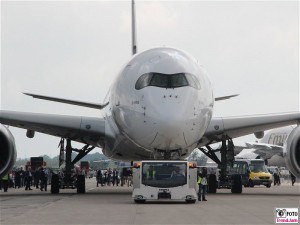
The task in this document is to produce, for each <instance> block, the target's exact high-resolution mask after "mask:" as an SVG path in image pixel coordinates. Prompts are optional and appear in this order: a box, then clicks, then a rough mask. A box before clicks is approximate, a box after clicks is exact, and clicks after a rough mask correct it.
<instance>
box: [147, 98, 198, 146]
mask: <svg viewBox="0 0 300 225" xmlns="http://www.w3.org/2000/svg"><path fill="white" fill-rule="evenodd" d="M162 98H163V100H162V101H161V102H157V98H156V103H155V104H149V105H151V106H152V107H151V109H148V110H147V111H146V113H147V114H146V121H147V123H148V125H149V123H150V124H151V126H152V127H153V131H154V132H155V138H154V139H153V140H152V141H151V143H150V145H151V147H152V148H157V149H166V150H172V149H178V148H180V146H186V145H187V141H186V139H185V134H186V133H187V132H186V129H188V127H189V126H190V125H191V121H190V120H193V119H194V117H192V115H191V110H190V109H187V108H186V107H184V105H191V104H183V102H185V103H187V101H191V100H190V99H180V98H179V96H177V95H175V96H172V94H168V95H167V96H166V95H163V97H162ZM192 105H193V104H192Z"/></svg>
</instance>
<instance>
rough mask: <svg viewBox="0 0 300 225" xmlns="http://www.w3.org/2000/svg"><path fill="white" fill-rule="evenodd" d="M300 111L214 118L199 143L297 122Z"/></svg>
mask: <svg viewBox="0 0 300 225" xmlns="http://www.w3.org/2000/svg"><path fill="white" fill-rule="evenodd" d="M299 122H300V113H299V112H294V113H281V114H265V115H253V116H237V117H216V118H212V120H211V122H210V124H209V126H208V128H207V130H206V132H205V134H204V136H203V138H202V139H201V140H200V141H199V145H201V146H203V145H206V144H211V143H214V142H219V141H221V140H225V139H228V138H237V137H241V136H244V135H248V134H253V133H255V132H261V131H265V130H269V129H273V128H277V127H282V126H287V125H292V124H297V123H299Z"/></svg>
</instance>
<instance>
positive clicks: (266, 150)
mask: <svg viewBox="0 0 300 225" xmlns="http://www.w3.org/2000/svg"><path fill="white" fill-rule="evenodd" d="M293 129H295V126H286V127H280V128H276V129H272V130H269V131H266V134H265V135H264V136H263V138H261V139H260V140H256V142H241V141H234V156H235V157H236V158H245V159H263V160H265V162H266V164H267V165H268V166H277V167H286V162H285V160H284V157H283V145H284V143H285V142H286V139H287V137H288V136H289V134H290V133H291V132H292V131H293ZM211 147H212V148H213V149H214V150H216V149H219V148H220V143H218V144H214V145H213V146H211ZM218 157H219V158H220V155H219V154H218ZM208 163H209V164H212V163H213V162H212V161H211V160H208Z"/></svg>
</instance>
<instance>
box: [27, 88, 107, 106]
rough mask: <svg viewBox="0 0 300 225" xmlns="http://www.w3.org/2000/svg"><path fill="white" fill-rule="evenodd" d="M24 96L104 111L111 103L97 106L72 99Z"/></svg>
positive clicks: (29, 94)
mask: <svg viewBox="0 0 300 225" xmlns="http://www.w3.org/2000/svg"><path fill="white" fill-rule="evenodd" d="M23 94H24V95H28V96H31V97H33V98H38V99H43V100H47V101H53V102H60V103H66V104H70V105H77V106H83V107H88V108H94V109H103V108H104V107H106V106H107V105H108V103H109V102H107V103H105V104H103V105H101V104H96V103H90V102H81V101H75V100H70V99H63V98H56V97H50V96H44V95H36V94H31V93H24V92H23Z"/></svg>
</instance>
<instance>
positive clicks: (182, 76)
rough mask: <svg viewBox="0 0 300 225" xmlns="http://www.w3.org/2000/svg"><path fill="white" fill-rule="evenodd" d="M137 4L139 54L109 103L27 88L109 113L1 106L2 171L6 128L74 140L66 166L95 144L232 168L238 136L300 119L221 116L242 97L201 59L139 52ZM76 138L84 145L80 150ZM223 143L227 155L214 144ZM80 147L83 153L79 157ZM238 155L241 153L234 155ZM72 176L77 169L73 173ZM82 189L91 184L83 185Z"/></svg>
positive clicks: (120, 152) (296, 160)
mask: <svg viewBox="0 0 300 225" xmlns="http://www.w3.org/2000/svg"><path fill="white" fill-rule="evenodd" d="M134 6H135V3H134V1H132V28H133V29H132V54H133V56H132V58H131V59H130V60H129V61H128V62H127V63H126V64H125V66H124V67H123V68H121V70H120V73H119V75H118V76H117V77H116V79H115V81H114V83H113V84H112V86H111V88H110V91H109V93H108V95H107V97H106V98H105V99H104V103H103V104H99V103H91V102H83V101H76V100H71V99H65V98H61V97H50V96H45V95H38V94H32V93H24V94H25V95H28V96H31V97H33V98H37V99H42V100H48V101H54V102H59V103H65V104H72V105H77V106H82V107H86V108H92V109H97V110H101V112H102V117H86V116H68V115H54V114H43V113H34V112H32V113H31V112H17V111H8V110H1V111H0V123H1V125H0V142H1V151H0V154H1V157H0V176H2V175H4V174H5V173H7V172H8V171H9V170H10V169H11V167H12V166H13V164H14V161H15V159H16V147H15V142H14V137H13V135H12V134H11V132H10V131H9V129H8V128H7V127H6V126H5V125H9V126H13V127H19V128H23V129H26V130H27V133H26V135H27V137H28V138H33V137H34V135H35V132H40V133H44V134H48V135H52V136H56V137H60V138H62V140H61V143H64V142H66V148H65V154H66V157H65V162H66V171H70V170H71V168H72V166H73V165H74V164H75V163H76V162H78V161H79V160H80V159H81V158H82V157H84V156H85V155H86V154H88V153H89V152H90V151H91V150H93V148H95V147H100V148H102V151H103V153H104V154H105V155H106V156H107V157H109V158H112V159H118V160H122V161H125V160H129V161H133V160H144V159H165V160H167V159H184V158H186V157H187V156H188V155H189V154H190V153H191V152H192V151H193V150H194V149H195V148H201V147H204V146H205V147H206V148H207V150H206V151H207V155H208V156H209V157H210V158H212V159H213V160H215V161H217V162H218V163H219V164H221V168H224V167H226V163H227V161H228V160H231V157H228V155H230V153H233V151H234V147H233V144H232V139H233V138H237V137H241V136H244V135H247V134H252V133H254V134H255V135H256V137H262V136H263V134H264V131H265V130H269V129H273V128H277V127H282V126H288V125H295V124H297V123H298V124H299V122H300V113H299V112H287V113H277V114H263V115H248V116H236V117H213V109H214V104H215V102H217V101H222V100H227V99H229V98H232V97H235V96H237V95H229V96H220V97H215V96H214V93H213V87H212V84H211V82H210V80H209V78H208V73H207V71H206V70H205V69H204V67H203V66H202V65H201V64H199V62H198V60H196V59H195V58H194V57H193V56H191V55H190V54H188V53H187V52H185V51H183V50H179V49H176V48H171V47H158V48H152V49H149V50H146V51H143V52H140V53H137V45H136V31H135V10H134ZM299 136H300V126H297V127H295V128H294V129H293V131H292V132H291V134H290V135H289V136H288V138H287V141H286V145H285V146H284V157H285V158H286V161H287V162H288V163H287V165H289V170H290V171H292V172H293V174H295V175H296V176H297V177H299V178H300V151H299V144H300V137H299ZM72 141H76V142H80V143H83V144H84V147H83V148H82V149H74V148H72ZM216 142H221V143H222V146H221V160H218V159H217V158H216V156H215V153H214V151H213V150H212V149H211V148H210V145H211V144H213V143H216ZM72 151H77V152H78V155H77V157H76V159H74V160H73V161H72V160H71V154H72ZM231 155H233V154H231ZM68 173H69V172H68ZM80 190H81V191H82V190H83V189H80Z"/></svg>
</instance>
